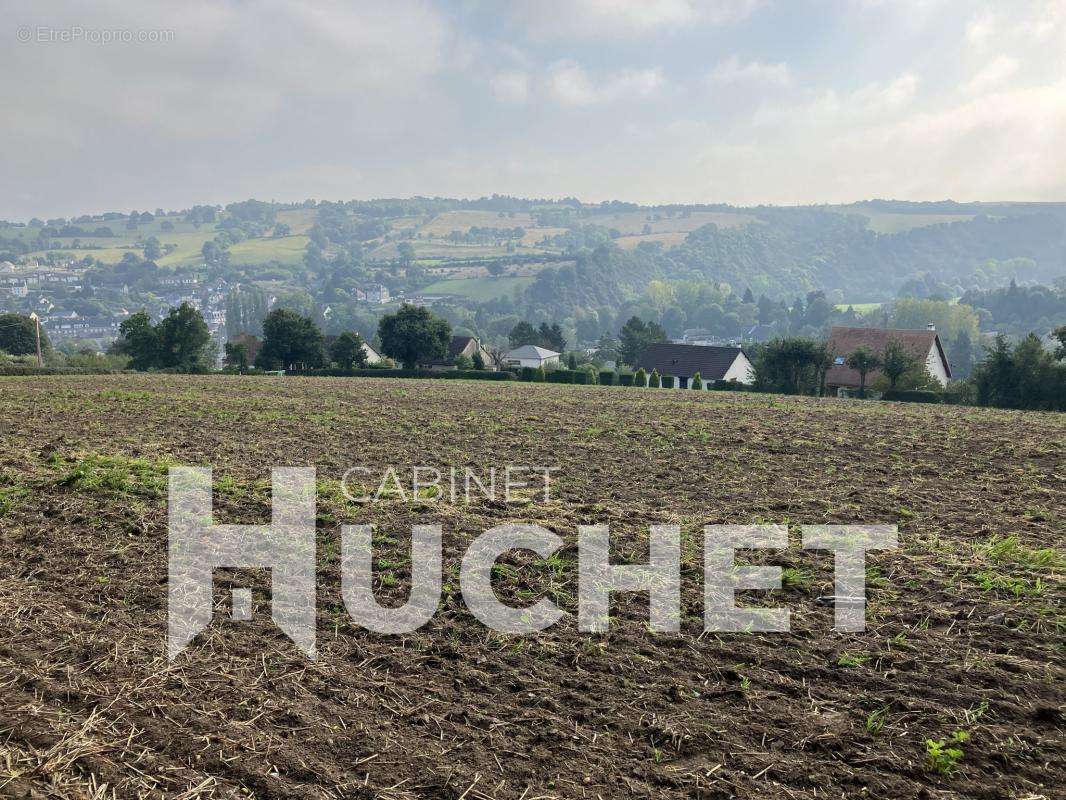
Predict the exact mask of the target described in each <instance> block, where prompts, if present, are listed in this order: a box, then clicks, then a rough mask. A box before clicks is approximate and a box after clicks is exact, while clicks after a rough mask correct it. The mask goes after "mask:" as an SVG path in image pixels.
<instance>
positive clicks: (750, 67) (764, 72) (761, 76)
mask: <svg viewBox="0 0 1066 800" xmlns="http://www.w3.org/2000/svg"><path fill="white" fill-rule="evenodd" d="M707 79H708V80H709V81H710V82H711V83H715V84H719V85H723V86H732V85H735V84H747V85H757V86H777V87H785V86H789V85H790V84H791V83H792V74H791V72H790V71H789V68H788V64H784V63H778V64H767V63H764V62H762V61H747V62H743V61H741V60H740V58H739V57H737V56H730V57H729V58H727V59H726V60H725V61H723V62H722V63H720V64H719V65H718V66H716V67H715V68H714V69H712V70H711V71H710V72H709V73H708V75H707Z"/></svg>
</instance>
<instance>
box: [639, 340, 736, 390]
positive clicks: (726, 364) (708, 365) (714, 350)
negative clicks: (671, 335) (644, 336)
mask: <svg viewBox="0 0 1066 800" xmlns="http://www.w3.org/2000/svg"><path fill="white" fill-rule="evenodd" d="M635 366H637V367H638V368H640V369H643V370H644V371H645V372H646V373H647V374H649V375H650V374H651V372H652V370H656V371H657V372H658V373H659V374H660V375H662V376H672V377H674V378H677V381H676V384H675V385H676V387H677V388H680V389H687V388H689V381H690V379H691V378H694V377H695V376H696V374H697V373H698V374H699V376H700V381H701V382H702V384H703V388H710V386H711V385H712V384H713V383H716V382H718V381H736V382H737V383H745V384H751V383H754V382H755V369H754V367H752V364H751V361H749V360H748V357H747V356H746V355H744V351H743V350H742V349H741V348H739V347H723V346H720V345H702V344H676V343H674V342H655V343H654V344H650V345H648V347H647V348H646V349H645V350H644V352H643V353H641V355H640V358H638V359H637V363H636V365H635Z"/></svg>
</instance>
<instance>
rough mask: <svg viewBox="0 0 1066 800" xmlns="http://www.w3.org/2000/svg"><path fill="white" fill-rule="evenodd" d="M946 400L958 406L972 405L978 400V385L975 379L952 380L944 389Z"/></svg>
mask: <svg viewBox="0 0 1066 800" xmlns="http://www.w3.org/2000/svg"><path fill="white" fill-rule="evenodd" d="M944 402H945V403H952V404H954V405H958V406H972V405H974V404H975V403H976V402H977V387H975V386H974V385H973V381H971V380H964V381H952V382H951V383H949V384H948V385H947V388H946V389H944Z"/></svg>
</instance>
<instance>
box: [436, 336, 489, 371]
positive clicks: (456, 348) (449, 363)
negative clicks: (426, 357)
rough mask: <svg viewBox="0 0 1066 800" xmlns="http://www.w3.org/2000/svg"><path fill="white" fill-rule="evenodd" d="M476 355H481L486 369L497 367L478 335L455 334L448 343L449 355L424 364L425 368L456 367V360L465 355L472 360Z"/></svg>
mask: <svg viewBox="0 0 1066 800" xmlns="http://www.w3.org/2000/svg"><path fill="white" fill-rule="evenodd" d="M475 355H480V356H481V360H482V362H483V363H484V364H485V369H492V370H494V369H496V365H495V364H493V362H492V355H491V354H490V353H489V351H488V350H486V349H485V348H484V347H482V346H481V341H480V340H479V339H478V338H477V337H476V336H453V337H452V340H451V341H450V342H449V343H448V355H446V356H445V357H444V358H435V359H433V360H432V361H427V362H426V363H424V364H422V365H421V366H422V368H423V369H455V360H456V359H457V358H459V357H460V356H465V357H466V358H469V359H470V360H471V361H473V360H474V356H475Z"/></svg>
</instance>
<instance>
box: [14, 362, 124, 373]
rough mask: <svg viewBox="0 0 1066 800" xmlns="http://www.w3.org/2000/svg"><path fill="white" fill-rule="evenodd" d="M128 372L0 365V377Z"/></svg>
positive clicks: (121, 371)
mask: <svg viewBox="0 0 1066 800" xmlns="http://www.w3.org/2000/svg"><path fill="white" fill-rule="evenodd" d="M123 372H129V370H118V369H86V368H83V367H36V366H32V365H29V364H0V376H18V375H120V374H122V373H123Z"/></svg>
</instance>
